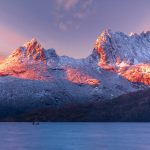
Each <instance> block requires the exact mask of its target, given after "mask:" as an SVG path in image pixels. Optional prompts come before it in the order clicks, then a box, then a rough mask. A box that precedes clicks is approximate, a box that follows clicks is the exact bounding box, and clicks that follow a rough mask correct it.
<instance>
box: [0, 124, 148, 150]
mask: <svg viewBox="0 0 150 150" xmlns="http://www.w3.org/2000/svg"><path fill="white" fill-rule="evenodd" d="M0 150H150V123H40V125H32V123H0Z"/></svg>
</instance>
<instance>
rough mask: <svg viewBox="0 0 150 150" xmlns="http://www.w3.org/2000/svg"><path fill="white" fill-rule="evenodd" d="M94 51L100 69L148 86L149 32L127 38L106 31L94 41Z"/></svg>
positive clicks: (149, 63)
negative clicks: (97, 56) (111, 71)
mask: <svg viewBox="0 0 150 150" xmlns="http://www.w3.org/2000/svg"><path fill="white" fill-rule="evenodd" d="M95 50H96V52H97V54H98V55H99V58H100V59H99V63H98V65H99V66H100V67H101V68H103V69H105V70H113V71H114V72H116V73H117V74H119V75H121V76H123V77H124V78H126V79H128V80H129V81H131V82H139V83H144V84H146V85H150V32H146V33H144V32H143V33H141V34H140V35H137V34H131V35H129V36H127V35H125V34H124V33H122V32H116V33H113V32H112V31H111V30H106V31H104V32H103V33H102V34H101V35H100V36H99V37H98V39H97V40H96V43H95Z"/></svg>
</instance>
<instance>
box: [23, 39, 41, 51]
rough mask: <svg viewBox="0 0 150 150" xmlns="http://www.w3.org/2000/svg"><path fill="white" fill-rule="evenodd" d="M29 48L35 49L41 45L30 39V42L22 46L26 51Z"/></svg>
mask: <svg viewBox="0 0 150 150" xmlns="http://www.w3.org/2000/svg"><path fill="white" fill-rule="evenodd" d="M30 46H32V47H34V48H36V47H41V44H40V43H39V42H38V41H37V39H36V38H32V39H31V40H30V41H28V42H26V43H25V44H24V45H23V47H25V48H27V49H28V47H30Z"/></svg>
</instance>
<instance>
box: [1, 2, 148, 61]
mask: <svg viewBox="0 0 150 150" xmlns="http://www.w3.org/2000/svg"><path fill="white" fill-rule="evenodd" d="M149 6H150V1H149V0H125V1H123V0H0V55H1V54H3V55H8V54H9V53H10V52H11V51H12V50H13V49H15V48H17V47H18V46H20V45H22V44H23V43H24V42H26V41H28V40H30V39H31V38H32V37H36V38H37V39H38V41H40V42H41V44H42V45H43V47H45V48H54V49H56V51H57V53H58V54H59V55H69V56H72V57H75V58H81V57H86V56H88V55H89V54H90V53H91V51H92V49H93V44H94V42H95V40H96V38H97V36H98V35H99V34H100V33H101V32H102V31H103V30H104V29H105V28H111V29H112V30H113V31H122V32H125V33H127V34H128V33H130V32H137V33H140V32H142V31H145V30H150V17H149V14H150V9H149Z"/></svg>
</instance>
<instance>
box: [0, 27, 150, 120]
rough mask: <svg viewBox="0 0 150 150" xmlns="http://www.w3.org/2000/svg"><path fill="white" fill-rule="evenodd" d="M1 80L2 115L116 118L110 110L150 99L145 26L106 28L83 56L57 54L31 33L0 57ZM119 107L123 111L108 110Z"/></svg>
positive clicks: (148, 45)
mask: <svg viewBox="0 0 150 150" xmlns="http://www.w3.org/2000/svg"><path fill="white" fill-rule="evenodd" d="M0 85H1V86H0V91H1V93H0V108H1V109H0V120H3V121H4V120H7V121H8V120H15V119H16V120H22V121H25V120H27V121H31V120H34V119H35V118H38V119H39V120H43V121H47V120H49V121H52V120H54V121H60V120H61V121H67V120H69V121H81V120H82V121H88V120H89V121H92V118H93V121H107V118H109V119H108V120H111V121H113V120H117V118H118V117H117V116H118V115H116V119H113V118H115V117H110V116H109V115H112V114H113V112H116V113H119V112H120V115H122V114H125V112H126V111H128V112H129V110H128V109H127V108H126V105H129V104H132V105H131V106H132V107H130V109H133V108H134V105H133V104H134V103H135V106H137V105H139V104H140V103H142V102H141V101H142V99H144V98H145V99H144V101H146V100H149V99H150V96H149V92H147V91H149V85H150V32H145V33H144V32H143V33H141V34H139V35H138V34H131V35H125V34H124V33H122V32H115V33H113V32H112V31H111V30H105V31H103V32H102V33H101V34H100V36H99V37H98V38H97V40H96V42H95V44H94V49H93V52H92V54H91V55H89V56H88V57H86V58H83V59H74V58H70V57H68V56H58V55H57V53H56V51H55V50H54V49H48V50H46V49H44V48H43V47H42V46H41V44H40V43H39V42H38V41H37V40H36V39H35V38H34V39H32V40H31V41H29V42H27V43H25V44H24V45H23V46H21V47H19V48H18V49H16V50H14V52H13V53H12V54H11V55H10V56H8V57H7V58H6V59H5V60H3V62H2V63H0ZM145 91H146V92H145ZM143 93H144V94H145V95H143ZM140 94H141V95H143V96H142V97H141V96H138V97H137V96H136V95H140ZM135 96H136V99H138V102H136V101H135V100H134V98H135ZM129 100H130V101H129ZM140 100H141V101H140ZM122 101H123V102H122ZM125 101H126V103H127V104H126V105H125ZM129 102H130V103H129ZM146 102H147V101H146ZM121 103H123V104H124V105H123V106H125V107H123V106H121ZM147 103H148V102H147ZM147 103H144V104H147ZM112 104H113V105H112ZM106 106H108V108H107V109H104V108H106ZM114 106H118V107H114ZM90 107H91V108H90ZM103 107H104V108H103ZM121 107H122V108H123V110H124V112H122V111H118V112H117V111H114V110H113V111H111V110H112V108H115V109H117V108H118V109H119V108H121ZM136 108H138V107H136ZM142 108H145V107H142ZM126 109H127V110H126ZM135 112H136V111H135ZM68 113H69V114H70V115H69V114H68ZM148 113H149V112H148ZM133 116H134V115H133ZM110 118H112V119H110ZM126 118H127V119H126V120H128V118H129V117H126ZM148 119H149V118H148ZM118 120H119V118H118ZM121 120H125V119H124V116H121V119H120V120H119V121H121ZM130 120H132V118H130Z"/></svg>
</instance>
